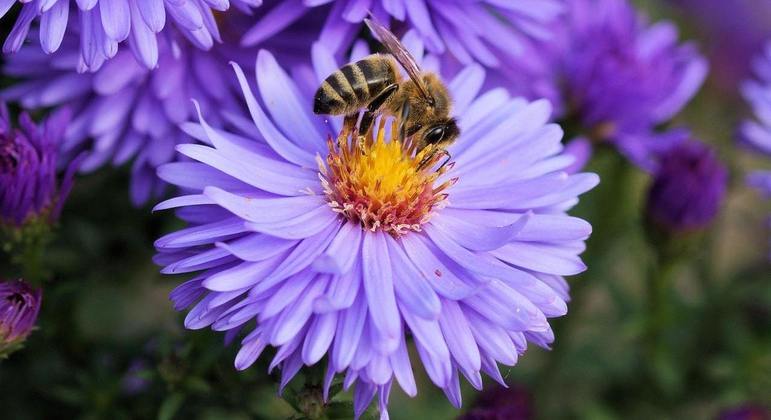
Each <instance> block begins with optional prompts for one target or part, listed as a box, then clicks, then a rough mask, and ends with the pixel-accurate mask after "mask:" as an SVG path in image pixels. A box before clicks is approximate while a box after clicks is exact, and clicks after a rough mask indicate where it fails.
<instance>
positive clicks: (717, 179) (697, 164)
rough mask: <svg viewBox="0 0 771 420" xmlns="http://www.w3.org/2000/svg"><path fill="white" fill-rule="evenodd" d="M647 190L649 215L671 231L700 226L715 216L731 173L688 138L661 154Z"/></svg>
mask: <svg viewBox="0 0 771 420" xmlns="http://www.w3.org/2000/svg"><path fill="white" fill-rule="evenodd" d="M657 166H658V168H657V169H656V172H655V175H654V180H653V185H652V186H651V189H650V191H649V193H648V203H647V209H646V210H647V215H648V218H649V220H650V221H651V222H653V223H654V224H655V225H656V226H657V227H659V228H663V229H665V230H667V231H670V232H687V231H694V230H698V229H701V228H703V227H705V226H706V225H708V224H709V223H710V222H711V221H712V219H714V218H715V216H716V215H717V213H718V211H719V210H720V206H721V204H722V202H723V198H724V196H725V192H726V184H727V181H728V172H727V170H726V168H725V166H724V165H723V164H722V163H721V162H720V161H719V160H718V159H717V157H716V156H715V153H714V152H713V151H712V150H711V149H710V148H708V147H707V146H706V145H704V144H702V143H700V142H697V141H694V140H688V141H683V142H680V143H679V144H678V145H676V146H674V147H672V148H671V149H670V150H668V151H665V152H663V153H662V154H661V155H660V156H659V160H658V165H657Z"/></svg>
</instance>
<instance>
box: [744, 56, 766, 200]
mask: <svg viewBox="0 0 771 420" xmlns="http://www.w3.org/2000/svg"><path fill="white" fill-rule="evenodd" d="M752 64H753V65H752V68H753V71H754V73H755V79H752V80H747V81H745V82H744V83H743V84H742V86H741V92H742V95H743V96H744V98H745V99H746V100H747V102H748V103H749V104H750V106H751V107H752V109H753V111H754V114H755V118H752V119H747V120H745V121H744V122H742V124H741V125H740V126H739V134H738V135H739V141H740V143H741V144H742V145H743V146H745V147H746V148H748V149H750V150H751V151H753V152H756V153H759V154H761V155H763V156H766V157H771V42H769V43H767V44H766V47H765V49H764V50H763V53H762V54H761V55H759V56H758V57H757V58H756V59H755V60H754V61H753V63H752ZM747 183H748V184H749V185H750V186H751V187H753V188H755V189H757V190H758V191H760V193H761V194H763V195H764V196H765V197H766V198H771V170H755V171H752V172H750V174H749V175H748V176H747Z"/></svg>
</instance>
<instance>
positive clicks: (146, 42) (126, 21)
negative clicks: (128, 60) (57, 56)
mask: <svg viewBox="0 0 771 420" xmlns="http://www.w3.org/2000/svg"><path fill="white" fill-rule="evenodd" d="M232 1H233V6H234V7H236V8H238V9H241V10H243V11H248V10H249V8H250V7H256V6H259V4H260V3H261V1H259V0H232ZM19 3H20V5H21V11H20V12H19V15H18V17H16V19H15V23H14V24H13V29H11V31H10V33H9V34H8V37H7V38H6V39H5V43H4V44H3V52H5V53H12V52H17V51H18V50H19V49H20V48H21V47H22V45H23V44H24V42H25V41H26V39H27V34H28V33H29V30H30V25H31V24H32V23H33V22H35V21H39V31H38V37H39V39H40V46H41V47H42V51H43V52H45V53H46V54H50V53H53V52H55V51H57V50H59V48H60V47H61V45H62V42H63V40H64V36H65V34H66V33H69V34H71V35H73V36H74V37H76V38H78V39H79V43H78V44H79V45H72V46H69V48H72V49H73V50H74V51H77V54H76V59H77V61H76V62H77V69H78V70H79V71H95V70H98V69H99V68H100V67H101V66H102V64H104V62H105V61H108V60H110V59H111V58H113V57H114V56H115V55H116V54H117V53H118V50H119V44H120V43H121V42H123V41H127V44H128V45H129V48H130V49H131V51H132V52H133V53H134V56H135V58H136V60H137V62H138V63H139V64H141V65H142V66H144V67H145V68H148V69H152V68H154V67H156V66H157V65H158V57H159V51H158V49H159V47H158V39H157V36H158V34H160V33H162V32H164V30H165V32H171V31H172V30H171V29H170V27H172V26H173V28H174V29H175V30H177V31H179V32H180V33H181V34H182V35H183V36H184V37H185V38H186V39H187V40H189V41H190V43H191V44H193V45H195V46H196V47H197V48H200V49H202V50H208V49H210V48H211V47H212V46H213V45H214V43H215V42H221V39H220V32H219V29H218V27H217V21H216V19H215V15H214V12H215V11H217V12H222V11H225V10H227V9H228V8H229V7H230V6H231V5H230V1H229V0H206V1H203V0H191V1H162V0H149V1H142V0H101V1H100V0H77V1H70V0H52V1H43V0H35V1H22V0H20V1H19ZM13 5H14V1H13V0H5V1H3V3H2V4H0V19H3V23H4V24H8V23H9V22H11V21H14V16H13V14H10V16H5V15H6V14H9V10H11V8H12V7H13ZM4 16H5V18H4ZM167 21H168V22H169V23H172V22H173V25H167ZM124 48H125V46H124Z"/></svg>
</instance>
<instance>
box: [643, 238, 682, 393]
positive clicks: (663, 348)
mask: <svg viewBox="0 0 771 420" xmlns="http://www.w3.org/2000/svg"><path fill="white" fill-rule="evenodd" d="M678 268H679V264H678V260H677V258H675V257H674V256H672V255H670V254H668V253H666V252H664V253H660V252H657V253H656V256H655V258H654V261H653V262H652V264H651V268H650V270H649V273H648V275H649V277H648V280H647V284H646V286H647V301H646V303H647V308H646V309H647V310H646V317H645V327H644V328H645V329H644V335H643V348H644V355H645V357H644V360H645V365H646V366H647V367H648V371H649V372H650V378H651V382H652V384H653V385H654V388H653V389H654V391H656V393H657V394H659V393H660V392H664V393H666V394H670V393H671V392H670V391H672V390H673V387H674V386H675V385H676V381H677V380H678V378H676V377H674V376H672V371H673V369H674V361H673V360H672V359H671V351H670V349H669V348H668V347H669V346H668V344H667V340H666V336H667V332H668V331H669V329H670V326H671V323H672V321H673V308H672V283H673V281H674V277H675V274H676V273H677V271H678Z"/></svg>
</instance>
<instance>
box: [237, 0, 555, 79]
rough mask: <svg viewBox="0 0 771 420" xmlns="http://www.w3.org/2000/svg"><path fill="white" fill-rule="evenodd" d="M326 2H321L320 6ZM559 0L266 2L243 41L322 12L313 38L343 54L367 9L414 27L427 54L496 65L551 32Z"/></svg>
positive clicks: (253, 41) (256, 41) (246, 42)
mask: <svg viewBox="0 0 771 420" xmlns="http://www.w3.org/2000/svg"><path fill="white" fill-rule="evenodd" d="M320 6H326V7H320ZM563 9H564V0H479V1H468V0H395V1H393V0H392V1H388V0H376V1H374V2H373V1H370V0H305V1H300V0H292V1H272V2H271V1H269V2H267V4H266V5H264V6H263V10H262V11H264V13H265V14H264V16H262V17H261V18H260V19H258V22H257V23H256V24H255V25H254V26H253V27H252V28H251V29H250V30H249V31H248V32H246V33H245V34H244V36H243V38H242V44H243V45H248V46H254V45H258V44H260V43H261V42H263V41H265V40H266V39H268V38H270V37H273V36H276V35H277V34H278V35H277V36H279V37H281V36H282V35H281V34H280V32H281V31H282V30H284V29H285V28H287V27H289V26H290V25H292V24H293V23H294V22H296V21H297V20H298V19H300V18H301V17H303V16H305V15H306V14H319V13H321V14H324V15H325V16H326V18H325V19H326V22H325V24H324V27H323V29H322V30H321V33H320V34H319V36H318V40H319V41H320V42H321V43H322V44H324V45H325V47H326V48H327V49H329V50H331V51H333V52H335V53H343V52H345V51H346V49H347V48H348V47H349V46H350V44H351V41H352V40H353V39H354V38H355V37H356V35H357V34H359V32H361V30H362V28H363V27H364V26H363V21H364V18H366V17H367V16H368V13H370V12H371V13H372V14H373V15H374V16H375V17H376V18H377V19H378V20H380V21H382V22H384V23H385V24H387V25H388V24H389V23H391V25H392V26H393V25H397V24H403V25H406V26H407V28H410V29H413V30H415V32H416V33H417V34H418V35H419V36H420V38H421V40H422V41H423V42H424V44H425V45H426V47H427V49H428V50H429V52H431V53H432V54H443V53H445V52H447V53H449V54H450V55H451V56H452V57H454V59H455V60H457V61H458V62H460V63H461V65H467V64H470V63H472V62H478V63H481V64H483V65H485V66H487V67H499V66H503V65H505V63H506V62H507V61H509V60H516V59H519V58H521V54H522V52H523V50H524V48H523V43H524V40H525V39H539V40H545V39H548V38H549V37H550V28H549V24H550V23H552V22H553V21H554V20H555V18H556V17H557V16H559V14H560V13H562V12H563Z"/></svg>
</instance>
